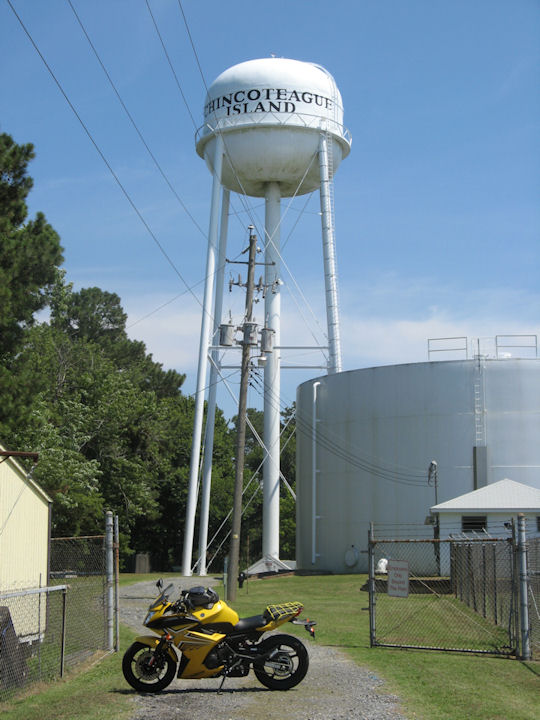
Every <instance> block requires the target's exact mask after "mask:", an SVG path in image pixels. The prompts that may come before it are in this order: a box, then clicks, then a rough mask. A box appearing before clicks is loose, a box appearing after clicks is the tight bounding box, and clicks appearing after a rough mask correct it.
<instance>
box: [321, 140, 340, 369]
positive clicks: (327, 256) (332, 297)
mask: <svg viewBox="0 0 540 720" xmlns="http://www.w3.org/2000/svg"><path fill="white" fill-rule="evenodd" d="M328 142H332V138H328V135H327V134H326V133H321V136H320V140H319V172H320V177H321V190H320V196H321V222H322V240H323V261H324V283H325V289H326V322H327V326H328V347H329V352H330V357H329V360H328V372H329V373H337V372H341V369H342V366H341V337H340V328H339V304H338V288H337V264H336V242H335V232H334V212H333V208H332V186H331V183H332V177H331V172H330V161H329V152H328Z"/></svg>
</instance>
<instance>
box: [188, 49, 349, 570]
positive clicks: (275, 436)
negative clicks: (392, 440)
mask: <svg viewBox="0 0 540 720" xmlns="http://www.w3.org/2000/svg"><path fill="white" fill-rule="evenodd" d="M196 146H197V152H198V154H199V155H200V156H201V157H202V158H204V160H205V161H206V164H207V165H208V168H209V169H210V171H211V172H212V174H213V187H212V200H211V210H210V223H209V232H208V253H207V265H206V283H205V290H204V300H203V315H202V322H201V337H200V346H199V364H198V373H197V390H196V395H195V420H194V430H193V444H192V454H191V468H190V481H189V494H188V503H187V510H186V529H185V539H184V550H183V566H182V570H183V573H184V575H190V574H191V561H192V551H193V533H194V526H195V514H196V505H197V487H198V483H197V475H198V468H199V460H200V448H201V432H202V422H203V410H204V400H205V388H206V387H210V391H209V396H208V412H207V434H206V442H205V458H204V465H203V497H202V505H201V528H200V536H199V546H200V552H201V558H200V564H199V572H200V573H201V574H206V558H205V550H206V544H207V527H208V507H209V494H210V476H211V462H212V460H211V458H212V449H213V448H212V446H213V422H214V413H215V403H216V395H215V388H216V380H217V375H216V367H215V364H212V366H211V377H210V380H209V381H208V380H207V371H208V354H209V348H210V346H211V345H212V343H213V342H214V344H215V342H216V340H215V339H216V338H217V333H218V328H219V325H220V322H221V312H222V295H223V280H224V267H225V247H226V238H227V219H228V211H229V196H230V191H233V192H235V193H240V194H242V195H247V196H252V197H264V199H265V228H264V248H265V263H266V272H265V284H266V285H267V286H273V287H274V288H276V289H277V292H268V293H267V294H266V298H265V317H266V325H267V327H269V328H270V329H271V330H273V332H274V347H275V350H274V352H272V353H270V354H269V356H268V361H267V363H266V365H265V368H264V438H263V440H264V446H265V453H267V454H266V459H265V463H264V468H263V557H265V558H274V559H276V560H278V559H279V479H280V475H279V457H280V442H279V434H280V414H279V403H278V402H276V401H275V398H276V397H277V398H279V397H280V352H279V347H280V311H281V302H280V294H279V283H280V265H281V263H280V258H281V253H280V220H281V211H280V200H281V198H285V197H292V196H296V195H303V194H305V193H308V192H312V191H313V190H317V189H319V191H320V202H321V218H322V241H323V258H324V276H325V292H326V312H327V327H328V348H329V362H328V372H329V373H335V372H339V371H340V370H341V345H340V334H339V313H338V300H337V277H336V262H335V243H334V221H333V208H332V194H331V182H332V178H333V175H334V173H335V171H336V170H337V168H338V166H339V164H340V162H341V160H342V159H343V158H345V157H346V156H347V155H348V154H349V151H350V147H351V138H350V136H349V134H348V132H347V131H346V130H345V128H344V126H343V106H342V100H341V95H340V92H339V90H338V88H337V86H336V83H335V81H334V79H333V77H332V76H331V75H330V74H329V73H328V72H327V71H326V70H325V69H324V68H322V67H321V66H319V65H315V64H313V63H307V62H300V61H298V60H288V59H284V58H265V59H260V60H250V61H248V62H243V63H240V64H239V65H235V66H233V67H231V68H229V69H228V70H225V72H223V73H222V74H221V75H219V77H218V78H217V79H216V80H215V81H214V82H213V83H212V85H211V86H210V88H209V89H208V93H207V96H206V100H205V105H204V125H203V127H202V128H201V129H200V130H199V132H198V134H197V139H196ZM220 196H221V197H220ZM220 207H221V212H220ZM262 239H263V238H261V240H262ZM214 298H215V300H214ZM213 338H214V341H213ZM215 357H216V358H217V354H215Z"/></svg>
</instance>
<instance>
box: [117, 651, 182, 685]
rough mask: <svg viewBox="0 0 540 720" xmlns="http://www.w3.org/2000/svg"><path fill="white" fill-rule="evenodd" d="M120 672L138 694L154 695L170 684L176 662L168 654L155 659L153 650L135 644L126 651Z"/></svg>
mask: <svg viewBox="0 0 540 720" xmlns="http://www.w3.org/2000/svg"><path fill="white" fill-rule="evenodd" d="M122 672H123V673H124V677H125V678H126V680H127V681H128V683H129V684H130V685H131V687H132V688H134V689H135V690H138V692H146V693H149V692H150V693H155V692H159V691H160V690H163V688H166V687H167V685H169V684H170V683H171V682H172V680H173V678H174V676H175V673H176V662H175V661H174V660H173V659H172V658H171V657H170V656H169V655H168V654H161V655H160V656H159V657H156V653H155V650H154V649H153V648H151V647H148V645H144V644H143V643H140V642H135V643H133V645H131V646H130V647H129V648H128V649H127V650H126V653H125V655H124V658H123V660H122Z"/></svg>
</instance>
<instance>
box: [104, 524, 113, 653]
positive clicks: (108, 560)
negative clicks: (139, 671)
mask: <svg viewBox="0 0 540 720" xmlns="http://www.w3.org/2000/svg"><path fill="white" fill-rule="evenodd" d="M113 544H114V543H113V514H112V512H111V511H110V510H107V512H106V513H105V569H106V573H107V599H106V603H107V649H108V650H109V651H110V652H112V651H113V650H114V588H113V585H114V571H113V568H114V560H113Z"/></svg>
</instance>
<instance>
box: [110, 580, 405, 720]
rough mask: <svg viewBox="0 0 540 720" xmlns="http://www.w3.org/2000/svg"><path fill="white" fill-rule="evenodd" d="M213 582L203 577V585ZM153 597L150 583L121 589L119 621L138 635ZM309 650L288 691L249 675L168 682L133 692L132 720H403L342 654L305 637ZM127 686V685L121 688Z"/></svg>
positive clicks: (178, 583) (379, 687) (394, 703)
mask: <svg viewBox="0 0 540 720" xmlns="http://www.w3.org/2000/svg"><path fill="white" fill-rule="evenodd" d="M216 582H217V579H215V578H214V579H213V578H211V577H206V578H204V585H206V586H208V585H212V584H215V583H216ZM174 584H175V587H192V586H193V585H197V584H199V580H198V578H193V577H191V578H178V579H177V580H175V581H174ZM156 595H157V592H156V587H155V582H154V581H152V582H142V583H136V584H134V585H129V586H127V587H124V588H120V619H121V621H122V622H123V623H125V624H126V625H128V626H129V627H131V628H133V629H134V630H135V631H137V632H141V633H145V634H146V633H148V631H147V630H146V629H145V628H143V626H142V625H141V620H142V618H143V617H144V615H145V612H146V609H147V607H148V605H149V604H150V601H151V600H152V599H153V598H154V597H155V596H156ZM303 641H304V642H305V644H306V646H307V648H308V651H309V660H310V665H309V670H308V674H307V676H306V678H305V679H304V680H303V681H302V682H301V683H300V684H299V685H297V686H296V687H295V688H292V689H291V690H288V691H287V692H276V691H274V692H272V691H271V690H267V689H266V688H264V687H263V686H262V685H260V684H259V682H258V681H257V679H256V678H255V676H254V675H253V673H250V674H249V675H248V676H247V677H245V678H228V679H227V680H225V684H224V686H223V690H222V692H221V694H219V695H218V694H217V689H218V687H219V684H220V683H221V678H217V679H209V680H173V682H172V683H171V685H169V687H168V688H166V689H165V690H163V691H162V692H161V693H158V694H157V695H151V694H150V695H146V694H138V693H136V692H135V691H134V692H133V695H134V699H135V704H134V714H133V716H132V718H131V720H148V718H152V720H193V719H194V718H210V719H211V720H406V717H405V715H403V714H401V713H400V710H399V699H398V698H396V697H395V696H393V695H389V694H387V693H385V692H384V688H383V683H382V682H381V681H380V680H379V679H378V678H377V677H376V676H375V675H374V674H373V673H372V672H371V671H369V670H366V669H364V668H361V667H358V666H357V665H355V664H354V663H353V662H352V660H350V659H349V658H348V657H347V656H345V655H344V654H343V653H342V652H341V651H339V650H337V649H335V648H331V647H328V646H324V645H318V644H317V641H316V640H315V641H313V640H311V639H310V638H309V637H308V635H307V633H306V636H305V638H303ZM126 686H127V683H126Z"/></svg>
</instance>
